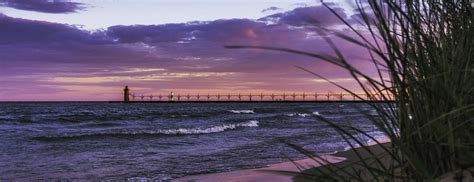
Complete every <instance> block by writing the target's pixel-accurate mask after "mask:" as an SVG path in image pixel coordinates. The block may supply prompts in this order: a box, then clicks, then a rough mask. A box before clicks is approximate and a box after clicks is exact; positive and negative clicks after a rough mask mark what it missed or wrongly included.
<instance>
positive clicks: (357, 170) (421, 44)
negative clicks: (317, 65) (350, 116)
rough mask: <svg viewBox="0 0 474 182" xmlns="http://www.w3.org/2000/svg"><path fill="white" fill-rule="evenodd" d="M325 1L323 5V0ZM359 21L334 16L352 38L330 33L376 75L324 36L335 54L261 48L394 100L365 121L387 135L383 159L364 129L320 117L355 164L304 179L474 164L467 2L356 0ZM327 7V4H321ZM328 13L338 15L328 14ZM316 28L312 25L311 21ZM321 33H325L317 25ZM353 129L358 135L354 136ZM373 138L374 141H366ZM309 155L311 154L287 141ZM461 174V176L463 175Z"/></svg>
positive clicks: (414, 173)
mask: <svg viewBox="0 0 474 182" xmlns="http://www.w3.org/2000/svg"><path fill="white" fill-rule="evenodd" d="M323 4H324V3H323ZM356 5H357V9H358V14H359V18H358V20H359V22H358V23H357V24H354V23H349V22H347V21H346V20H344V18H342V17H339V18H340V20H341V21H342V22H344V23H345V25H346V26H347V27H348V28H349V29H350V30H352V32H353V33H354V34H355V35H356V36H348V35H346V34H341V33H335V35H336V36H338V37H339V38H342V39H344V40H346V41H347V42H348V43H352V44H356V45H358V46H361V47H363V48H365V49H366V50H367V52H368V55H370V58H369V61H370V62H371V63H373V65H374V67H376V69H377V70H378V78H374V77H373V76H372V77H371V75H367V74H365V73H364V71H363V70H359V69H357V68H355V67H354V66H352V65H351V64H350V61H349V60H350V58H348V57H345V56H344V52H341V51H340V50H339V49H338V47H337V46H336V45H335V44H334V43H333V42H332V40H331V39H330V38H327V37H328V36H323V37H325V41H326V43H327V44H328V45H330V46H331V47H332V48H333V50H334V52H335V54H334V55H327V54H322V53H312V52H304V51H299V50H292V49H286V48H277V47H264V46H227V47H229V48H259V49H268V50H276V51H284V52H289V53H295V54H300V55H306V56H311V57H314V58H316V59H320V60H324V61H327V62H330V63H332V64H335V65H337V66H339V67H341V68H342V69H345V70H347V71H349V73H350V74H351V75H352V76H353V78H354V80H355V81H356V82H357V83H358V84H359V86H360V88H361V90H363V91H364V92H365V93H366V94H377V95H378V96H376V97H372V98H361V97H358V95H357V94H356V93H353V92H352V91H351V90H348V89H346V88H345V87H343V86H342V85H338V84H337V83H335V82H332V81H331V80H330V79H326V78H325V77H324V76H322V75H319V74H318V73H317V71H313V70H307V69H305V68H301V69H302V70H305V71H307V72H309V73H311V74H314V75H315V76H318V77H320V78H323V79H326V80H327V81H328V82H329V83H332V84H334V85H336V86H338V87H340V88H341V89H343V90H345V91H347V92H349V93H352V94H354V96H355V97H357V98H359V99H360V100H365V101H373V100H378V101H380V100H385V101H390V100H393V101H394V102H393V104H380V103H371V102H367V103H368V104H370V105H371V106H372V107H373V109H375V110H376V111H377V112H378V115H379V116H378V117H371V116H367V118H368V119H369V120H370V121H371V122H372V123H373V124H374V125H375V126H377V128H378V129H379V130H380V131H383V132H384V133H385V135H386V136H387V137H389V138H390V140H391V145H389V146H388V145H384V146H382V150H383V151H384V153H385V154H384V155H386V156H389V157H390V159H391V160H382V159H381V157H380V156H379V154H374V153H372V152H371V151H370V150H369V148H368V147H366V146H364V141H362V140H361V138H360V137H358V136H360V135H363V136H365V137H366V138H367V137H368V138H371V136H370V135H369V134H368V133H365V132H363V131H360V130H358V129H357V128H354V127H350V126H338V125H336V124H334V123H333V122H331V121H330V120H327V119H325V118H322V117H320V116H315V117H318V119H319V120H321V121H324V122H327V123H328V124H329V125H331V126H332V127H333V128H334V129H336V130H337V131H338V132H339V133H340V135H341V136H343V137H344V138H345V139H346V141H347V142H348V144H350V145H351V147H355V146H354V145H353V144H354V143H357V144H359V145H360V146H362V147H361V148H360V149H359V150H362V151H364V152H365V154H364V155H359V154H357V155H358V157H359V161H358V162H356V163H352V164H351V165H348V166H344V167H341V166H337V165H331V164H330V165H326V167H325V168H324V169H320V170H319V169H318V170H317V171H316V172H313V173H312V174H304V175H305V176H309V177H308V179H316V180H317V179H332V180H346V179H348V178H349V179H352V180H360V181H367V180H370V181H375V180H383V181H385V180H389V181H398V180H399V181H425V180H437V179H440V177H441V176H443V175H445V174H447V173H451V172H459V174H462V171H463V170H466V169H468V168H472V167H473V166H474V26H473V21H474V14H473V8H472V7H471V2H470V0H424V1H421V0H420V1H410V0H365V1H356ZM326 7H327V8H329V9H330V10H332V9H331V7H329V6H327V5H326ZM334 16H338V15H337V14H336V13H335V12H334ZM315 26H316V27H317V25H315ZM317 31H318V33H319V34H320V35H327V34H330V32H328V31H326V30H325V29H323V28H319V29H318V30H317ZM353 131H355V132H357V133H358V135H353V134H352V133H353ZM372 139H373V138H372ZM289 145H290V146H291V147H293V148H294V149H297V150H298V151H300V152H302V153H303V154H305V155H307V156H308V157H312V158H318V156H317V154H314V153H312V152H309V151H306V150H304V149H302V148H300V147H298V146H296V145H292V144H289ZM461 177H462V176H461Z"/></svg>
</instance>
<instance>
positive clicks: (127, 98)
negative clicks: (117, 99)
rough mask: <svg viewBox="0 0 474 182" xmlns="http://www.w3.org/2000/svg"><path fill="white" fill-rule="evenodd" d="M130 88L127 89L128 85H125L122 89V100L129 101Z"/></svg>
mask: <svg viewBox="0 0 474 182" xmlns="http://www.w3.org/2000/svg"><path fill="white" fill-rule="evenodd" d="M129 92H130V89H128V86H125V88H124V89H123V102H130V93H129Z"/></svg>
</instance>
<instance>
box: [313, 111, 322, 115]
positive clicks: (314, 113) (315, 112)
mask: <svg viewBox="0 0 474 182" xmlns="http://www.w3.org/2000/svg"><path fill="white" fill-rule="evenodd" d="M312 114H313V115H316V116H320V114H319V112H318V111H314V112H313V113H312Z"/></svg>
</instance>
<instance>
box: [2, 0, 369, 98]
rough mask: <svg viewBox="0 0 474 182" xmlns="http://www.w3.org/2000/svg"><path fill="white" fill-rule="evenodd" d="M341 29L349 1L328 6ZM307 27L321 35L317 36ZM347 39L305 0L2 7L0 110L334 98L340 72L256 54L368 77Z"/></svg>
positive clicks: (342, 80)
mask: <svg viewBox="0 0 474 182" xmlns="http://www.w3.org/2000/svg"><path fill="white" fill-rule="evenodd" d="M326 2H328V4H329V5H330V6H331V7H332V8H333V9H334V11H335V12H336V13H337V14H338V15H340V16H341V17H342V18H344V19H345V20H346V21H347V22H349V23H351V24H352V23H354V24H355V22H356V17H357V15H356V14H355V13H354V11H353V9H354V8H353V6H351V3H350V1H349V2H346V1H331V2H329V1H326ZM315 24H317V25H318V26H320V27H324V28H326V29H328V30H329V32H330V33H329V34H327V35H324V36H322V35H320V34H318V33H317V32H316V31H315ZM335 33H343V34H346V35H349V36H351V31H350V30H349V29H348V28H347V27H346V26H345V25H344V24H343V23H342V21H341V20H339V19H338V18H337V17H336V16H335V15H334V14H333V13H331V12H330V11H329V10H328V9H327V8H326V7H324V6H322V5H321V4H320V3H319V1H312V0H239V1H230V0H81V1H72V0H71V1H57V0H35V1H29V0H0V84H1V85H2V86H1V87H0V101H95V100H97V101H109V100H120V99H121V98H122V95H121V94H122V89H123V87H124V86H125V85H128V86H129V87H130V89H131V90H132V92H133V93H136V94H146V95H149V94H158V93H163V94H166V93H169V92H171V91H173V92H175V93H183V94H187V93H191V94H197V93H199V94H207V93H255V94H257V93H283V92H287V93H293V92H296V93H303V92H305V93H314V92H328V91H331V92H339V91H340V90H339V89H337V88H336V87H335V86H332V85H331V84H329V83H327V82H325V81H324V80H322V79H320V78H318V77H315V76H314V75H311V74H309V73H307V72H305V71H302V70H301V69H298V68H296V66H299V67H304V68H306V69H309V70H311V71H314V72H317V73H319V74H322V75H324V76H326V77H328V78H330V79H331V80H333V81H334V82H337V83H339V84H342V85H345V86H347V87H348V88H351V89H357V86H356V85H355V84H354V81H353V80H352V79H351V78H350V76H349V75H348V74H347V72H346V71H344V70H342V69H340V68H338V67H336V66H334V65H331V64H328V63H326V62H324V61H321V60H318V59H315V58H311V57H306V56H301V55H295V54H290V53H283V52H277V51H268V50H260V49H228V48H225V47H224V46H225V45H257V46H274V47H282V48H291V49H297V50H303V51H309V52H317V53H323V54H333V53H334V52H333V50H332V49H331V47H330V46H328V45H327V43H326V42H325V40H324V37H329V38H331V39H333V41H334V42H335V43H336V45H337V46H338V48H339V49H341V50H342V51H343V52H344V53H345V56H346V57H347V58H348V60H350V62H351V64H353V65H355V66H356V67H359V68H361V69H363V70H365V71H367V72H368V73H369V74H370V73H371V72H372V69H371V68H370V64H368V61H367V53H365V52H366V51H364V50H363V49H362V48H360V47H358V46H356V45H353V44H351V43H348V42H347V41H344V40H340V39H338V38H337V37H336V36H334V34H335Z"/></svg>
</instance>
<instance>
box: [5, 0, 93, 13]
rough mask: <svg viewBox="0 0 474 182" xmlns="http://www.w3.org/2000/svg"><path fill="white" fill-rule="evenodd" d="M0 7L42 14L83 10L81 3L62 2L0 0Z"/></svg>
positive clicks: (61, 0) (50, 0) (51, 0)
mask: <svg viewBox="0 0 474 182" xmlns="http://www.w3.org/2000/svg"><path fill="white" fill-rule="evenodd" d="M0 6H7V7H11V8H15V9H21V10H28V11H37V12H42V13H73V12H76V11H78V10H81V9H84V6H83V4H81V3H76V2H69V1H64V0H0Z"/></svg>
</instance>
